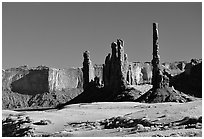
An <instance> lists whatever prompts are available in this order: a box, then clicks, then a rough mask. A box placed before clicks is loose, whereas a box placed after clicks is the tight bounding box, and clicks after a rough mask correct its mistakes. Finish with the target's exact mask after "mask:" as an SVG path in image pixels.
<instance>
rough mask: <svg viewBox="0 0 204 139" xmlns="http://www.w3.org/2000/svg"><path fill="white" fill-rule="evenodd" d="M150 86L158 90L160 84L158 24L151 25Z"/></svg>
mask: <svg viewBox="0 0 204 139" xmlns="http://www.w3.org/2000/svg"><path fill="white" fill-rule="evenodd" d="M152 66H153V71H152V85H153V88H154V89H156V88H160V87H161V82H162V71H161V69H160V56H159V32H158V23H153V59H152Z"/></svg>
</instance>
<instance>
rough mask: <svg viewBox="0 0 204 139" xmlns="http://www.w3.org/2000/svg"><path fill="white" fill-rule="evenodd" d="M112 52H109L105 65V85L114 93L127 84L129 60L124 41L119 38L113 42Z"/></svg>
mask: <svg viewBox="0 0 204 139" xmlns="http://www.w3.org/2000/svg"><path fill="white" fill-rule="evenodd" d="M111 49H112V53H111V54H110V53H109V54H108V56H107V57H106V59H105V65H104V86H105V87H106V88H109V90H110V91H112V92H113V94H116V93H117V92H120V91H121V90H124V89H125V88H126V86H127V81H126V77H127V71H128V67H129V64H128V60H127V54H125V53H124V43H123V41H122V40H120V39H118V40H117V42H113V43H112V44H111Z"/></svg>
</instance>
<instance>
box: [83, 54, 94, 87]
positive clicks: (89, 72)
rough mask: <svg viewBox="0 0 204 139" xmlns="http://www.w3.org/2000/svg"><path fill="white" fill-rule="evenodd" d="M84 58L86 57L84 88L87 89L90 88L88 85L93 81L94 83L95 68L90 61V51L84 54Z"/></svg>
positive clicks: (84, 63)
mask: <svg viewBox="0 0 204 139" xmlns="http://www.w3.org/2000/svg"><path fill="white" fill-rule="evenodd" d="M83 57H84V61H83V68H82V71H83V80H84V83H83V88H84V89H86V87H87V86H88V84H89V83H90V82H91V81H94V68H93V65H92V62H91V60H90V52H89V51H85V52H84V53H83Z"/></svg>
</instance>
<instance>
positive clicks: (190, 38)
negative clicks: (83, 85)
mask: <svg viewBox="0 0 204 139" xmlns="http://www.w3.org/2000/svg"><path fill="white" fill-rule="evenodd" d="M153 22H158V23H159V35H160V38H159V46H160V56H161V60H162V61H179V60H188V61H189V60H190V59H191V58H202V3H201V2H200V3H198V2H197V3H166V2H165V3H158V2H155V3H138V2H135V3H31V2H29V3H22V2H19V3H3V4H2V37H3V39H2V66H3V69H6V68H11V67H18V66H21V65H29V66H30V67H33V66H38V65H46V66H49V67H55V68H68V67H81V66H82V62H83V57H82V53H83V52H84V51H86V50H89V51H90V54H91V60H92V62H93V63H95V64H103V63H104V59H105V56H106V55H107V54H108V53H109V52H111V49H110V44H111V42H113V41H116V39H117V38H120V39H122V40H123V41H124V43H125V46H124V47H125V52H126V53H127V54H128V59H129V61H143V62H144V61H151V59H152V23H153Z"/></svg>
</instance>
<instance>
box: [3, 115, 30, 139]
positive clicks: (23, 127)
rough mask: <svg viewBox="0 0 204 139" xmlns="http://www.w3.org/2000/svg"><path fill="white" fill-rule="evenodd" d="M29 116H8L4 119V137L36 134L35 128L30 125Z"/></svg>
mask: <svg viewBox="0 0 204 139" xmlns="http://www.w3.org/2000/svg"><path fill="white" fill-rule="evenodd" d="M31 122H32V121H31V120H30V118H29V117H22V116H17V117H13V116H8V117H7V118H6V119H4V120H2V136H3V137H31V136H34V128H33V127H31V126H30V123H31Z"/></svg>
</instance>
